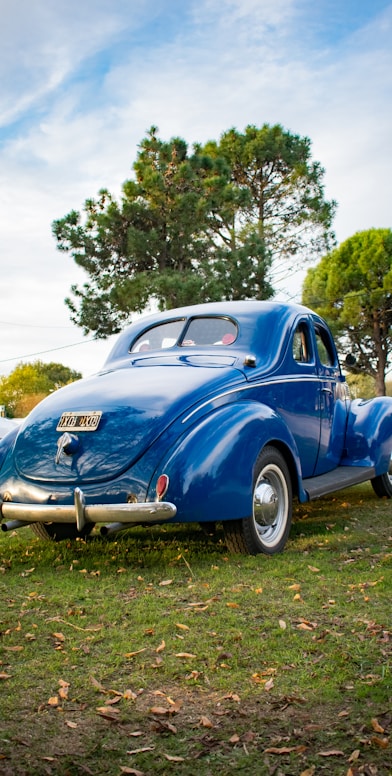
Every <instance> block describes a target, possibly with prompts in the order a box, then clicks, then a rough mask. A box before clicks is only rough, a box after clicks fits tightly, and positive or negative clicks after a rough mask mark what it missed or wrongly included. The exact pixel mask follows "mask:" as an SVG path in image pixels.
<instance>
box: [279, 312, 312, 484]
mask: <svg viewBox="0 0 392 776" xmlns="http://www.w3.org/2000/svg"><path fill="white" fill-rule="evenodd" d="M281 372H282V376H281V379H277V380H276V381H275V385H274V397H273V402H272V401H271V404H273V403H274V406H275V409H276V410H277V412H278V413H279V415H280V416H281V417H282V418H283V419H284V421H285V423H286V425H287V426H288V428H289V429H290V431H291V433H292V435H293V437H294V439H295V443H296V446H297V450H298V453H299V457H300V460H301V470H302V477H304V478H305V477H311V476H312V475H313V474H314V470H315V467H316V464H317V460H318V455H319V446H320V379H319V375H318V359H317V353H316V341H315V337H314V333H313V328H312V322H311V321H310V320H309V318H308V317H307V316H304V317H301V318H299V319H297V321H296V322H295V325H294V327H293V329H292V331H291V334H290V337H289V338H288V344H287V350H286V354H285V357H284V360H283V364H282V370H281Z"/></svg>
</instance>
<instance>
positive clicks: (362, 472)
mask: <svg viewBox="0 0 392 776" xmlns="http://www.w3.org/2000/svg"><path fill="white" fill-rule="evenodd" d="M375 476H376V472H375V469H374V467H373V466H339V467H338V468H337V469H333V470H332V471H331V472H327V473H326V474H319V475H318V476H317V477H309V478H308V479H306V480H302V485H303V488H304V490H305V491H306V493H307V494H308V498H309V501H312V500H313V499H314V498H319V497H320V496H326V495H327V493H334V492H335V491H336V490H343V488H349V487H350V485H359V483H360V482H366V481H367V480H372V479H373V478H374V477H375Z"/></svg>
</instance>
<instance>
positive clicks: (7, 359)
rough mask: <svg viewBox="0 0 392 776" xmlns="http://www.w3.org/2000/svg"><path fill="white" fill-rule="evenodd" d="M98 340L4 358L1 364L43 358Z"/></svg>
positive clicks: (83, 341) (0, 360) (0, 361)
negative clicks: (36, 357)
mask: <svg viewBox="0 0 392 776" xmlns="http://www.w3.org/2000/svg"><path fill="white" fill-rule="evenodd" d="M96 341H97V340H96V339H95V338H94V337H92V339H89V340H82V341H81V342H74V343H73V344H72V345H62V346H61V347H59V348H50V349H49V350H40V351H38V352H37V353H27V354H26V355H24V356H14V358H2V359H0V364H5V363H6V362H7V361H19V360H20V359H22V358H32V357H33V356H42V355H44V353H55V352H56V350H66V349H67V348H75V347H76V346H77V345H86V344H87V343H89V342H96Z"/></svg>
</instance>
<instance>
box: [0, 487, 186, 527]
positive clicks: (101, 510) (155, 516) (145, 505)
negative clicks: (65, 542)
mask: <svg viewBox="0 0 392 776" xmlns="http://www.w3.org/2000/svg"><path fill="white" fill-rule="evenodd" d="M76 490H77V491H79V492H78V494H76V492H75V504H69V505H68V506H63V505H60V504H55V505H52V504H19V503H16V502H14V501H4V502H2V503H0V515H1V517H2V518H4V519H7V518H9V519H11V520H20V521H21V522H23V523H26V524H27V523H75V522H76V524H77V527H78V530H79V531H80V530H82V528H83V526H84V524H85V523H107V522H111V521H113V522H120V523H154V522H157V521H159V522H160V521H162V520H170V518H172V517H175V515H176V513H177V507H176V506H175V505H174V504H172V503H171V502H170V501H144V502H141V503H137V504H87V505H85V506H84V508H83V493H82V491H81V490H80V488H77V489H76ZM79 526H81V527H79Z"/></svg>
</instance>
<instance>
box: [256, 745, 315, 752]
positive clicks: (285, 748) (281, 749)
mask: <svg viewBox="0 0 392 776" xmlns="http://www.w3.org/2000/svg"><path fill="white" fill-rule="evenodd" d="M306 749H307V747H306V746H304V745H300V746H270V747H268V749H264V752H265V753H266V754H291V752H305V751H306Z"/></svg>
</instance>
